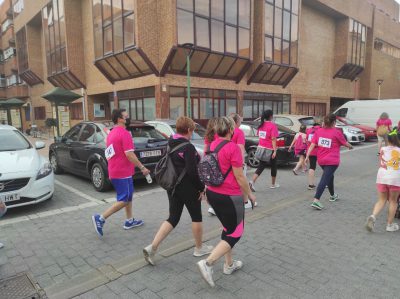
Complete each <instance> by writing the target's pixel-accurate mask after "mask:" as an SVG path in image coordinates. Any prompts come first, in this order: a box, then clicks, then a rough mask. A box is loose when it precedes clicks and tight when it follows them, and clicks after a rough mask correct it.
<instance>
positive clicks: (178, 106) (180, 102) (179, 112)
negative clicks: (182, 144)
mask: <svg viewBox="0 0 400 299" xmlns="http://www.w3.org/2000/svg"><path fill="white" fill-rule="evenodd" d="M184 115H185V103H184V98H183V97H170V99H169V118H170V119H177V118H178V117H179V116H184Z"/></svg>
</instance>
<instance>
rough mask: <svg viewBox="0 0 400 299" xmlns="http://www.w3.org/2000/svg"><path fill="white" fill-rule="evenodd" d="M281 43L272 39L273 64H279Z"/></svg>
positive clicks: (278, 39) (277, 39)
mask: <svg viewBox="0 0 400 299" xmlns="http://www.w3.org/2000/svg"><path fill="white" fill-rule="evenodd" d="M281 43H282V41H281V39H280V38H275V39H274V62H275V63H281V47H282V44H281Z"/></svg>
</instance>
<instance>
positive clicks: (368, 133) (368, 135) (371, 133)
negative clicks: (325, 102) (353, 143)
mask: <svg viewBox="0 0 400 299" xmlns="http://www.w3.org/2000/svg"><path fill="white" fill-rule="evenodd" d="M336 119H337V120H339V121H340V122H342V123H344V124H345V125H347V126H352V127H355V128H357V129H360V130H361V131H362V133H363V134H364V135H365V140H371V139H376V138H377V137H376V129H375V128H373V127H370V126H366V125H362V124H359V123H357V122H355V121H352V120H351V119H348V118H346V117H340V116H336Z"/></svg>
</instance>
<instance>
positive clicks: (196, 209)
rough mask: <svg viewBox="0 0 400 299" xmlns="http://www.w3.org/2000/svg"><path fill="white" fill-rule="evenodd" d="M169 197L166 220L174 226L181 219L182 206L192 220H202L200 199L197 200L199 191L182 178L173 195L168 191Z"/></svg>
mask: <svg viewBox="0 0 400 299" xmlns="http://www.w3.org/2000/svg"><path fill="white" fill-rule="evenodd" d="M168 199H169V217H168V219H167V221H168V222H169V223H170V224H171V225H172V226H173V227H174V228H175V227H176V226H177V225H178V223H179V220H180V219H181V216H182V212H183V206H186V209H187V210H188V212H189V215H190V217H191V218H192V222H202V221H203V219H202V214H201V201H200V200H199V192H198V191H197V190H196V188H194V186H193V185H192V184H191V183H190V182H188V181H186V180H183V181H182V182H181V183H180V184H179V185H178V186H177V187H176V190H175V193H174V195H173V196H171V194H170V193H169V192H168Z"/></svg>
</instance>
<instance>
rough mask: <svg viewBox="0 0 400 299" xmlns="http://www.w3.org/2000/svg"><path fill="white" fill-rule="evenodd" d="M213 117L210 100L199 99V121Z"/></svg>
mask: <svg viewBox="0 0 400 299" xmlns="http://www.w3.org/2000/svg"><path fill="white" fill-rule="evenodd" d="M211 117H213V101H212V99H206V98H200V116H199V118H200V119H210V118H211Z"/></svg>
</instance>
